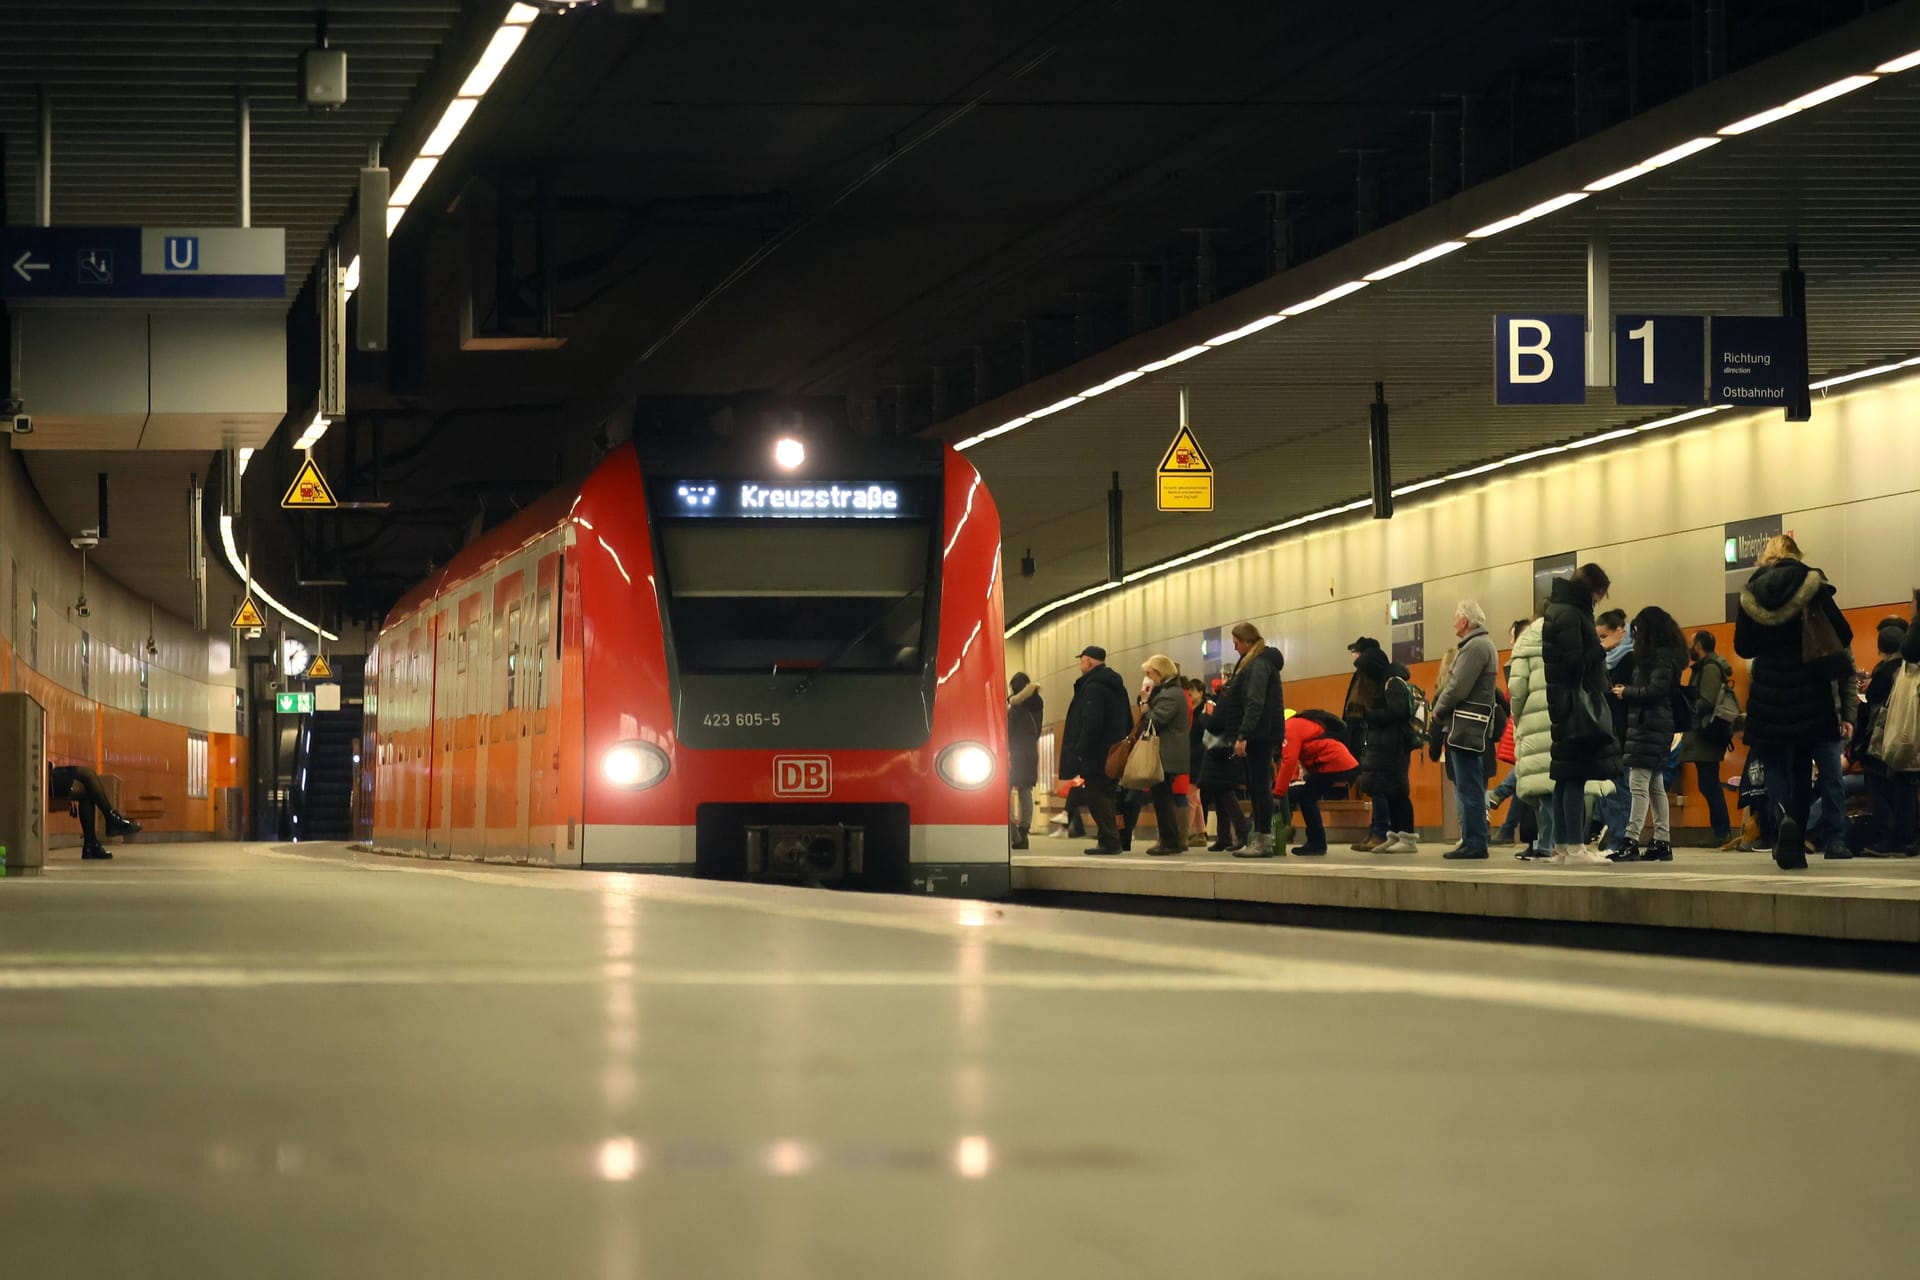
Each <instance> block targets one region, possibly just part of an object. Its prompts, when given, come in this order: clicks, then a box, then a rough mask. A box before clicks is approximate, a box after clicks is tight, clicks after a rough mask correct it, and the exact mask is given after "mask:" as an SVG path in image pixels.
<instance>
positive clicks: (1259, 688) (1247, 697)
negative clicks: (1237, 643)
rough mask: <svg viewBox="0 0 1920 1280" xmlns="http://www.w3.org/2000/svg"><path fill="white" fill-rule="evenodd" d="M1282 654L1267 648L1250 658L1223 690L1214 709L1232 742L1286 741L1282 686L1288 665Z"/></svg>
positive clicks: (1285, 702)
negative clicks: (1286, 665)
mask: <svg viewBox="0 0 1920 1280" xmlns="http://www.w3.org/2000/svg"><path fill="white" fill-rule="evenodd" d="M1285 661H1286V660H1285V659H1284V658H1282V657H1281V656H1280V651H1279V650H1278V649H1276V648H1274V647H1273V646H1272V645H1267V646H1265V647H1263V648H1262V649H1260V650H1259V651H1258V652H1257V653H1251V654H1248V655H1247V656H1246V657H1245V658H1243V659H1241V661H1240V665H1239V666H1238V667H1236V668H1235V669H1234V672H1233V679H1231V680H1229V681H1227V683H1226V686H1225V687H1224V688H1222V689H1221V690H1220V698H1219V701H1218V702H1217V704H1216V706H1215V713H1216V714H1217V715H1218V717H1219V720H1220V723H1221V725H1222V726H1224V727H1223V728H1221V729H1220V730H1219V732H1221V733H1224V734H1225V735H1226V736H1227V737H1228V738H1230V739H1238V738H1245V739H1246V740H1247V741H1248V742H1264V743H1267V744H1268V745H1269V746H1271V745H1273V744H1274V743H1277V742H1285V741H1286V740H1287V700H1286V692H1285V690H1284V688H1283V687H1282V686H1281V683H1280V668H1281V666H1282V665H1283V664H1284V663H1285Z"/></svg>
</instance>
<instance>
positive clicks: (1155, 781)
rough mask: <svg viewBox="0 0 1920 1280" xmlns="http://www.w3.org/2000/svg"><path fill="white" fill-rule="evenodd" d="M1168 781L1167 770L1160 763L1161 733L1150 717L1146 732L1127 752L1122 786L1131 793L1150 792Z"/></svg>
mask: <svg viewBox="0 0 1920 1280" xmlns="http://www.w3.org/2000/svg"><path fill="white" fill-rule="evenodd" d="M1166 780H1167V772H1166V769H1165V767H1164V766H1163V765H1162V764H1161V763H1160V731H1159V730H1158V729H1157V728H1156V727H1155V726H1154V723H1153V719H1152V718H1151V717H1148V718H1147V721H1146V732H1144V733H1142V734H1141V735H1140V738H1139V740H1138V741H1136V742H1135V743H1134V744H1133V749H1132V750H1131V751H1129V752H1127V764H1126V767H1125V768H1124V769H1122V770H1121V771H1120V785H1121V786H1123V787H1125V788H1127V789H1128V790H1130V791H1149V790H1152V789H1153V788H1154V787H1156V786H1158V785H1159V784H1160V783H1162V782H1165V781H1166Z"/></svg>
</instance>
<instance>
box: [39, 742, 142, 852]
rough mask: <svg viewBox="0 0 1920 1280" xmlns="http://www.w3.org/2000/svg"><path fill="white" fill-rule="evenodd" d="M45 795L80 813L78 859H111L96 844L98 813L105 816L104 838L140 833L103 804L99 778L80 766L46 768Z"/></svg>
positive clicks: (137, 826) (104, 795)
mask: <svg viewBox="0 0 1920 1280" xmlns="http://www.w3.org/2000/svg"><path fill="white" fill-rule="evenodd" d="M47 795H48V797H49V798H50V799H51V800H52V801H53V802H54V803H56V804H58V803H64V802H66V801H68V800H73V801H77V802H78V807H79V811H80V856H81V857H83V858H111V857H112V856H113V855H112V854H111V853H108V852H107V850H106V847H105V846H104V845H102V844H101V843H100V840H99V837H98V836H97V835H96V833H95V832H94V826H93V813H94V810H96V809H98V810H99V811H100V812H101V813H103V814H105V815H106V819H107V834H108V835H110V836H130V835H132V834H134V833H135V832H136V831H138V830H140V824H139V823H137V822H135V821H133V819H131V818H129V817H127V816H126V815H124V814H122V813H121V812H120V811H119V810H118V809H116V808H114V807H113V805H112V804H111V803H109V802H108V800H107V789H106V787H105V786H104V785H103V784H102V783H101V781H100V775H99V774H97V773H95V772H94V771H93V770H91V769H89V768H87V766H85V765H83V764H50V765H48V766H47Z"/></svg>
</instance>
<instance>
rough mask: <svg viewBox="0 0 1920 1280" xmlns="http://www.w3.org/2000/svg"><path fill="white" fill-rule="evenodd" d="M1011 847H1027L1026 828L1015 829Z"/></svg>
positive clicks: (1018, 827)
mask: <svg viewBox="0 0 1920 1280" xmlns="http://www.w3.org/2000/svg"><path fill="white" fill-rule="evenodd" d="M1009 847H1010V848H1014V849H1024V848H1026V847H1027V829H1026V828H1025V827H1024V826H1017V827H1015V828H1014V829H1013V843H1012V844H1011V845H1010V846H1009Z"/></svg>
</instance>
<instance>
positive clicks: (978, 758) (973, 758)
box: [933, 742, 993, 791]
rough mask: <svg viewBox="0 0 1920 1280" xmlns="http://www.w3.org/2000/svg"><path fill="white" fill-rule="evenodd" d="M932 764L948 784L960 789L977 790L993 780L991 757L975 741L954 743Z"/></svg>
mask: <svg viewBox="0 0 1920 1280" xmlns="http://www.w3.org/2000/svg"><path fill="white" fill-rule="evenodd" d="M933 765H934V768H936V769H938V770H939V771H940V776H941V778H943V779H944V780H945V781H946V784H947V785H948V786H950V787H958V788H960V790H962V791H978V790H979V789H980V788H982V787H984V786H986V785H987V784H988V783H989V782H991V781H993V757H992V756H991V755H989V754H988V753H987V749H986V748H985V747H983V746H981V745H980V744H979V743H977V742H956V743H954V744H953V745H952V746H950V747H948V748H947V749H946V750H945V751H942V752H941V753H940V755H939V757H938V758H937V759H936V760H935V761H934V762H933Z"/></svg>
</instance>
